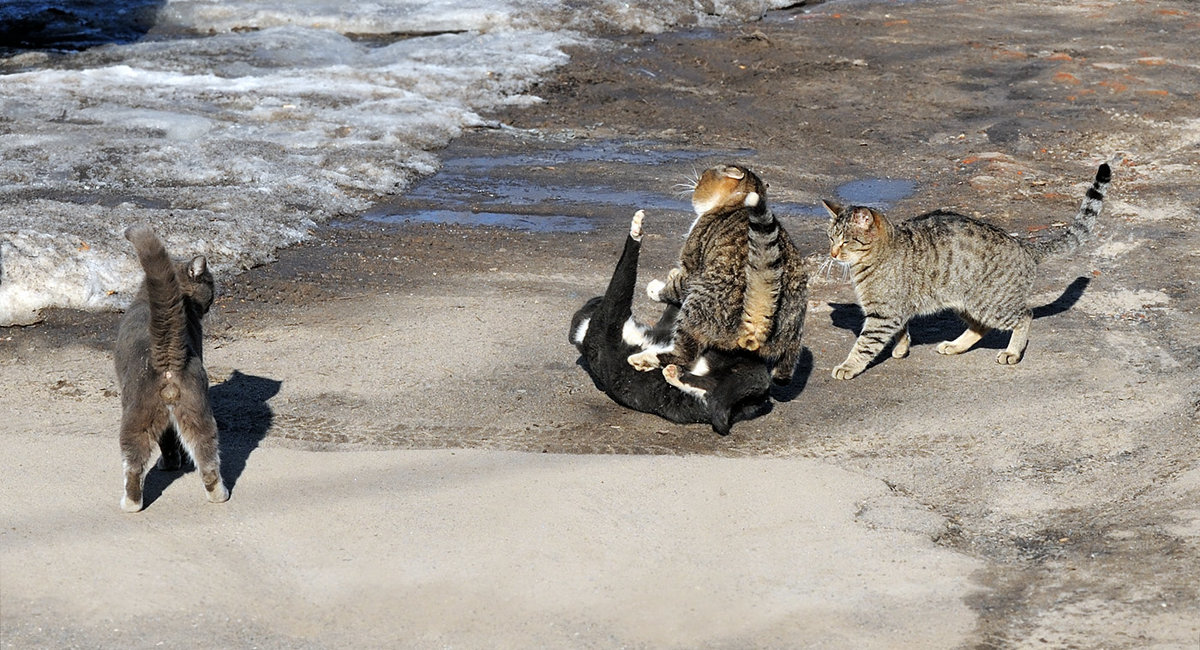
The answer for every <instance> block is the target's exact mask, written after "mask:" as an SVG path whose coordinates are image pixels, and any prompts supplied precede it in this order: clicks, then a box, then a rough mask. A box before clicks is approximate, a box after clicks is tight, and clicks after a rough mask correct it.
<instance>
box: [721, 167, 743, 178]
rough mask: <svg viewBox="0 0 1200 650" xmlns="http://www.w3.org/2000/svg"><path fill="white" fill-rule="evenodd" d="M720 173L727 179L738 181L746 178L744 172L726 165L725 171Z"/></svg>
mask: <svg viewBox="0 0 1200 650" xmlns="http://www.w3.org/2000/svg"><path fill="white" fill-rule="evenodd" d="M722 173H723V174H725V176H727V177H729V178H733V179H736V180H739V181H740V180H742V179H743V178H745V177H746V172H744V171H742V170H740V169H738V168H737V167H734V166H733V165H726V166H725V170H724V171H723V172H722Z"/></svg>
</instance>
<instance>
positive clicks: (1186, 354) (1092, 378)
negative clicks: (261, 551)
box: [4, 1, 1200, 648]
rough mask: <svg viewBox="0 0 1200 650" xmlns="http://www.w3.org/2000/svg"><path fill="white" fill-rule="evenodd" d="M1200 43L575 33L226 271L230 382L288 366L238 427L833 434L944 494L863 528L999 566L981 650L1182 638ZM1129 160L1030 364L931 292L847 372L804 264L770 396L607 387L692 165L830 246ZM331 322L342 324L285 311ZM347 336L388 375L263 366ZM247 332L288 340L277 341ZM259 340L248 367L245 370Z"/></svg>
mask: <svg viewBox="0 0 1200 650" xmlns="http://www.w3.org/2000/svg"><path fill="white" fill-rule="evenodd" d="M1197 61H1200V11H1198V10H1197V7H1195V5H1194V4H1192V3H1189V2H1167V1H1162V2H1138V3H1122V2H1089V3H1068V2H1049V1H1032V2H1020V3H983V2H966V3H964V2H916V3H912V2H886V3H871V2H850V3H826V4H821V5H817V6H815V7H799V8H796V9H793V10H788V11H780V12H773V13H770V14H768V15H767V16H766V17H765V18H764V19H763V20H762V21H759V22H756V23H752V24H747V25H743V26H736V27H731V28H728V29H722V30H716V31H689V32H682V33H667V34H661V35H646V36H633V37H619V38H616V39H615V40H613V41H612V43H611V44H610V45H607V46H605V47H604V48H602V49H599V50H591V49H580V50H578V51H575V52H573V53H572V62H571V64H569V65H568V66H566V67H565V68H563V69H561V70H560V71H559V72H558V74H556V75H555V76H554V77H552V78H551V79H548V80H547V81H546V82H545V83H543V84H542V85H541V86H540V87H539V88H537V89H536V90H535V94H538V95H540V96H541V97H543V98H545V100H546V101H545V102H544V103H543V104H540V105H538V106H535V107H533V108H531V109H523V110H521V111H520V112H513V113H510V114H502V115H497V116H495V117H496V119H497V120H498V122H499V123H501V124H503V125H504V126H503V127H501V128H496V129H483V130H479V131H476V132H473V133H469V134H467V135H465V136H464V137H462V138H461V139H459V140H457V141H455V142H454V143H453V144H452V145H451V146H450V147H449V148H448V149H447V150H445V151H443V152H442V154H441V155H442V157H443V160H444V161H445V166H444V169H443V171H442V172H441V173H440V174H439V175H437V176H434V177H432V178H429V179H427V180H425V181H423V182H421V183H420V184H418V185H416V186H415V187H413V188H412V189H411V191H410V192H408V193H407V194H406V195H404V196H401V197H396V198H395V199H394V200H392V201H389V202H385V203H383V204H381V205H380V206H378V207H377V208H376V209H375V210H372V211H371V212H370V213H368V214H366V215H363V216H362V218H361V219H353V220H347V221H343V222H339V223H334V224H329V225H327V226H325V227H323V228H322V229H320V230H319V231H317V232H316V233H314V237H313V238H312V239H310V240H309V241H307V242H306V243H304V244H302V245H299V246H297V247H295V248H292V249H289V250H285V251H281V252H280V253H279V260H278V262H276V263H274V264H271V265H268V266H265V267H261V268H258V269H253V270H251V271H249V272H246V273H244V274H242V275H240V276H238V277H235V278H230V279H226V280H225V281H224V282H223V287H222V295H221V297H220V299H219V301H218V304H217V306H216V308H215V310H214V312H213V314H212V315H211V316H210V317H209V325H208V334H209V341H210V343H209V345H210V346H211V347H212V349H213V350H215V352H213V356H214V358H216V359H223V360H221V361H217V362H216V365H215V366H213V367H212V374H213V375H214V382H216V383H217V388H216V389H215V390H217V391H220V390H221V388H220V387H221V386H222V385H228V386H230V387H236V386H243V387H244V386H245V385H247V384H246V382H249V384H252V385H253V386H256V387H258V388H262V389H263V390H267V393H269V394H259V393H260V392H262V391H258V392H256V391H257V388H256V390H251V391H234V390H229V391H226V394H227V397H226V398H225V399H224V401H222V402H220V403H218V411H219V413H218V417H219V419H220V420H221V421H222V425H223V435H225V432H229V435H228V438H229V439H230V440H240V441H242V442H230V443H227V444H247V445H258V444H281V445H288V446H300V447H303V448H306V449H326V448H330V449H334V448H336V449H345V448H442V447H451V448H453V447H480V448H492V449H510V450H522V451H544V452H551V453H571V454H575V453H586V454H593V453H622V454H711V455H719V456H805V457H812V458H817V459H821V460H823V461H826V462H829V463H833V464H836V465H839V466H843V467H847V468H852V469H854V470H857V471H861V472H863V473H865V474H867V475H869V476H872V477H876V478H880V479H882V480H884V481H886V482H887V484H888V485H889V486H890V487H891V488H892V489H893V491H895V492H897V493H900V494H903V495H905V496H907V497H910V498H911V499H912V500H914V501H915V502H916V503H918V504H921V506H922V508H923V510H922V513H924V515H928V516H924V515H922V513H914V512H891V511H887V510H886V509H885V510H884V511H882V512H881V511H876V510H873V509H872V504H871V503H864V504H863V507H862V510H861V512H860V513H859V517H860V518H861V519H862V520H863V521H864V522H866V523H867V524H869V525H877V526H883V527H893V528H900V529H906V530H916V531H919V532H921V533H922V534H928V535H929V536H930V537H931V538H933V539H935V540H936V541H937V542H938V543H940V544H942V545H944V546H946V547H948V548H952V549H955V550H957V551H961V552H962V553H966V554H969V555H971V556H973V557H975V558H979V559H982V560H984V561H985V562H986V566H987V568H986V569H985V570H983V571H982V572H980V573H979V574H978V575H976V576H974V580H975V582H976V583H977V587H978V589H977V592H976V596H974V597H973V598H972V600H971V602H970V605H971V607H972V608H973V610H974V611H975V613H976V615H977V617H978V626H977V629H976V631H975V633H974V641H973V643H972V645H973V647H978V648H1008V647H1076V648H1099V647H1105V648H1148V647H1159V648H1195V647H1197V646H1200V593H1198V591H1197V590H1198V588H1197V585H1200V428H1198V426H1197V418H1198V417H1200V389H1198V388H1197V381H1196V380H1197V379H1198V378H1200V374H1198V372H1197V370H1198V368H1200V291H1198V290H1197V275H1196V268H1197V264H1198V263H1200V233H1198V229H1197V221H1198V218H1200V198H1198V197H1200V191H1198V190H1200V170H1198V168H1197V167H1196V162H1197V160H1200V114H1198V113H1197V111H1196V106H1197V105H1200V104H1198V102H1200V66H1198V65H1197ZM1109 159H1114V160H1116V161H1117V162H1116V164H1115V165H1114V169H1115V172H1114V183H1113V187H1112V189H1111V191H1110V194H1109V199H1110V200H1109V201H1108V202H1107V203H1106V205H1105V208H1104V213H1103V215H1102V216H1101V218H1100V220H1099V226H1098V232H1097V233H1096V236H1095V237H1094V238H1093V239H1092V240H1091V241H1090V242H1089V243H1088V244H1086V245H1085V246H1084V247H1083V248H1082V249H1081V250H1080V251H1077V252H1076V253H1074V254H1072V255H1070V256H1067V257H1063V258H1060V259H1055V260H1051V261H1048V262H1047V263H1046V264H1045V265H1044V267H1043V269H1042V270H1041V272H1040V277H1039V280H1038V282H1037V285H1036V287H1035V294H1036V305H1037V308H1036V311H1035V316H1036V320H1035V321H1034V324H1033V329H1032V333H1031V343H1030V347H1029V350H1028V353H1027V355H1026V358H1025V360H1024V361H1023V362H1022V363H1021V364H1019V365H1018V366H1016V367H1012V368H1008V367H1001V366H999V365H997V364H996V363H995V361H994V357H995V352H996V351H997V350H998V349H1001V348H1002V347H1003V346H1004V344H1005V343H1006V341H1007V337H1006V335H992V336H989V337H988V338H986V339H985V340H984V341H983V342H981V344H980V346H979V347H978V348H977V349H976V350H974V351H972V352H970V353H968V354H965V355H962V356H959V357H955V358H945V357H939V356H938V355H936V354H934V353H933V346H934V344H935V343H936V342H937V341H940V340H942V339H944V338H946V337H951V336H955V335H957V333H958V328H959V327H960V326H959V325H958V324H957V323H956V321H954V320H953V319H952V318H930V319H925V320H923V321H920V322H919V323H916V324H914V326H913V331H912V333H913V346H914V348H913V351H912V353H911V355H910V356H909V358H907V359H901V360H893V359H887V360H885V361H882V362H880V363H878V364H877V365H875V366H874V367H872V368H871V369H869V370H868V371H867V372H866V373H865V374H864V375H862V376H860V377H859V378H856V379H854V380H852V381H849V382H838V381H835V380H833V379H832V378H831V377H830V370H831V368H832V367H833V366H834V365H836V364H837V363H839V362H840V361H841V360H842V358H844V356H845V354H846V353H847V352H848V351H849V349H850V347H851V345H852V343H853V340H854V337H855V334H856V332H857V331H858V328H859V327H860V326H861V322H862V315H861V312H860V311H859V310H858V308H857V307H856V306H855V305H854V294H853V291H852V289H851V287H849V286H848V285H847V284H846V283H845V282H843V281H841V280H840V278H837V277H832V278H823V277H815V278H814V281H813V285H812V289H811V296H810V297H811V298H812V302H811V305H810V312H809V320H808V323H809V324H808V327H807V329H806V332H805V340H806V345H807V347H808V349H809V352H810V354H809V355H808V356H807V357H806V359H805V362H804V363H803V364H802V366H801V368H800V369H799V372H798V373H797V378H796V381H795V382H794V384H793V385H792V386H790V387H788V388H786V389H780V390H779V391H777V393H776V395H775V397H776V400H777V401H776V404H775V407H774V409H773V411H772V412H771V413H769V414H768V415H766V416H764V417H763V418H761V419H759V420H755V421H753V422H748V423H743V424H741V425H739V426H737V427H735V428H734V432H733V434H732V435H730V436H729V437H727V438H719V437H717V436H715V435H713V434H712V433H711V432H710V431H708V430H707V429H706V428H704V427H700V426H691V427H686V426H677V425H672V424H669V423H667V422H664V421H660V420H657V419H655V418H652V417H650V416H645V415H641V414H637V413H631V412H628V411H625V410H624V409H621V408H620V407H617V406H616V405H614V404H612V403H611V402H609V401H607V399H606V398H605V397H604V396H603V395H602V394H601V393H599V392H598V391H596V390H595V389H594V387H593V386H592V384H591V382H590V381H589V380H588V379H587V377H586V375H585V374H584V373H583V371H582V370H581V369H580V368H578V367H577V365H576V354H575V353H574V350H573V348H571V347H570V346H569V345H568V344H567V342H566V329H567V323H568V320H569V317H570V313H571V311H572V310H574V309H575V308H576V307H577V306H578V305H579V304H581V303H582V302H583V301H584V300H585V299H586V298H588V297H590V296H591V295H594V294H596V293H599V291H600V290H601V289H602V287H603V286H604V283H605V281H606V279H607V274H608V273H609V272H610V270H611V266H612V264H613V263H615V260H616V255H617V252H618V247H619V245H620V244H621V241H622V237H623V233H624V232H625V228H626V226H627V220H628V218H629V216H630V215H631V214H632V212H633V211H634V210H635V209H638V208H643V209H645V210H646V211H647V214H648V216H647V220H646V230H647V232H648V235H647V237H646V240H645V242H644V252H643V256H642V269H643V271H642V273H643V277H642V279H643V281H645V280H646V279H649V278H650V277H655V276H658V275H661V274H662V273H664V272H665V270H666V269H667V268H669V266H670V264H671V263H672V261H673V259H674V256H675V255H676V253H677V251H678V247H679V244H680V242H681V238H682V236H683V234H684V233H685V231H686V229H687V226H688V224H689V223H690V218H691V217H690V215H689V213H688V211H687V210H688V207H687V203H686V199H685V198H683V197H681V196H679V195H678V194H677V192H678V189H679V188H678V184H679V183H682V182H684V181H685V180H686V178H687V177H689V176H691V175H693V174H694V172H695V171H696V170H698V169H702V168H704V167H706V166H708V165H710V164H713V163H716V162H720V161H726V160H736V161H740V162H743V163H746V164H748V165H750V166H751V167H753V168H754V169H756V170H757V171H758V172H759V173H760V174H761V175H762V176H763V177H764V178H765V179H766V180H767V181H768V183H769V184H770V200H771V201H772V203H773V204H774V206H775V209H776V211H777V213H779V214H780V215H781V218H782V219H783V223H784V224H785V227H786V228H787V229H788V230H789V232H790V233H791V234H792V236H793V238H794V239H795V240H796V241H797V244H798V245H799V246H800V248H801V249H802V250H804V251H807V252H811V253H812V254H813V255H814V260H817V259H819V256H820V255H821V254H822V252H823V251H824V249H825V246H826V240H825V235H824V226H825V222H824V218H823V216H822V215H821V213H820V212H819V211H818V209H817V206H818V205H819V203H818V202H819V199H820V198H822V197H841V198H842V199H844V200H849V201H855V202H865V203H870V204H873V205H876V206H878V207H881V208H883V209H885V210H886V211H887V212H888V213H889V214H891V215H893V216H894V217H899V218H903V217H905V216H912V215H915V214H918V213H920V212H923V211H926V210H929V209H933V208H938V207H943V208H951V209H955V210H958V211H960V212H963V213H965V214H969V215H977V216H980V217H983V218H986V219H988V220H991V221H992V222H994V223H997V224H1000V225H1002V226H1003V227H1005V228H1007V229H1009V230H1010V231H1012V232H1015V233H1020V234H1029V235H1031V236H1038V235H1040V234H1042V232H1043V231H1044V230H1045V229H1046V228H1047V227H1048V226H1050V227H1052V226H1053V225H1054V224H1055V223H1060V222H1063V221H1066V220H1069V219H1070V217H1071V215H1073V214H1074V211H1075V209H1076V207H1077V205H1078V202H1079V199H1080V197H1081V196H1082V192H1083V189H1084V187H1085V183H1086V182H1087V181H1088V180H1090V178H1091V177H1092V175H1093V174H1094V172H1095V167H1096V165H1097V164H1098V163H1099V162H1102V161H1105V160H1109ZM364 304H371V305H376V306H378V305H381V304H382V305H385V306H387V309H386V310H385V311H382V312H366V311H364V310H363V309H362V306H363V305H364ZM639 309H640V310H642V312H643V313H644V314H645V315H651V314H652V311H651V307H650V305H649V304H648V303H646V302H643V303H642V304H641V305H640V306H639ZM115 322H116V316H114V315H85V314H77V313H74V312H52V313H49V314H48V315H47V320H46V323H44V324H43V325H41V326H39V327H36V328H27V329H13V330H10V331H8V332H6V333H5V334H4V336H5V337H7V338H8V340H9V341H12V342H14V343H15V344H16V345H14V348H15V349H18V350H21V354H25V355H36V354H37V353H38V350H39V348H44V347H46V346H56V345H59V344H60V343H62V342H65V341H79V340H82V341H84V342H87V343H89V344H92V345H94V346H96V347H99V348H107V347H108V346H109V345H110V343H111V336H112V334H111V333H112V332H113V331H114V329H115ZM314 324H315V325H318V326H322V325H324V327H323V328H321V329H319V332H320V334H318V336H319V337H323V338H318V339H317V340H309V341H297V340H295V339H294V338H291V337H289V334H288V332H289V328H293V327H295V328H299V327H305V326H313V325H314ZM402 339H403V341H404V342H403V343H400V342H399V341H401V340H402ZM340 345H346V346H347V347H348V349H353V350H358V351H361V350H367V351H370V350H372V349H376V350H378V352H379V358H380V359H381V360H384V359H386V360H395V359H396V358H403V359H407V360H409V361H410V362H411V363H410V364H409V365H404V366H396V367H395V368H394V377H393V379H394V383H393V384H391V385H389V386H387V387H374V386H360V385H359V384H358V383H356V382H357V380H356V378H355V377H354V376H353V374H354V369H355V366H354V363H353V362H351V361H345V364H344V365H337V364H335V365H334V366H332V367H330V368H327V369H326V370H327V371H328V372H330V379H329V381H330V385H329V387H328V389H327V390H322V391H316V392H311V393H307V394H300V395H297V394H292V395H288V394H286V390H285V391H284V392H283V393H281V394H280V397H278V398H275V399H273V400H272V399H271V398H272V397H273V396H274V395H275V392H274V391H278V389H279V387H278V385H275V386H274V391H271V390H268V388H269V387H270V384H269V379H271V378H273V379H276V380H282V381H283V383H284V387H285V389H286V386H287V380H286V379H285V378H284V377H282V376H278V375H280V374H281V371H274V372H273V371H270V370H269V368H272V367H276V366H278V367H284V366H285V365H287V364H286V363H285V361H283V360H284V359H285V358H286V356H287V354H288V353H289V351H290V352H294V353H302V352H303V350H304V349H305V347H306V346H317V347H322V346H334V347H336V346H340ZM256 346H257V347H258V348H261V349H262V350H266V354H267V355H268V356H269V358H266V359H264V360H263V361H262V363H261V364H259V365H257V366H256V364H255V362H253V361H252V360H251V359H252V356H251V355H254V354H257V353H255V352H253V350H254V349H255V347H256ZM373 346H374V347H373ZM397 346H400V347H403V351H402V353H401V352H397V351H396V349H397ZM223 348H225V349H226V351H225V352H224V353H223V352H222V349H223ZM223 354H225V356H222V355H223ZM272 363H275V364H276V366H272V365H271V364H272ZM299 365H301V366H304V364H299ZM256 367H261V368H264V369H263V370H262V371H261V374H263V375H264V377H258V378H257V380H259V381H258V383H255V381H256V380H255V378H254V377H251V378H250V379H249V380H248V379H246V376H245V375H241V374H234V373H235V370H236V371H243V370H246V369H247V368H249V369H250V370H251V371H252V370H254V368H256ZM343 373H344V374H343ZM343 382H344V383H347V384H349V385H351V386H353V389H352V390H351V389H345V390H342V389H339V388H338V386H341V385H342V383H343ZM384 388H386V390H384ZM70 389H71V387H70V386H67V387H65V388H64V387H62V386H60V387H58V388H56V389H55V390H57V391H60V392H61V391H63V390H68V391H69V390H70ZM268 400H270V401H268ZM798 498H802V495H798ZM931 615H936V614H935V613H931Z"/></svg>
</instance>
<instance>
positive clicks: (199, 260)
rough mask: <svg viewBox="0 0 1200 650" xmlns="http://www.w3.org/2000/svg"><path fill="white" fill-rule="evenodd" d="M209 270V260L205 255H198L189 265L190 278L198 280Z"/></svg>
mask: <svg viewBox="0 0 1200 650" xmlns="http://www.w3.org/2000/svg"><path fill="white" fill-rule="evenodd" d="M207 270H208V260H207V259H205V258H204V256H203V255H197V256H195V257H193V258H192V261H191V262H189V263H188V277H192V278H198V277H200V276H201V275H204V272H205V271H207Z"/></svg>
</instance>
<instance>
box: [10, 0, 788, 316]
mask: <svg viewBox="0 0 1200 650" xmlns="http://www.w3.org/2000/svg"><path fill="white" fill-rule="evenodd" d="M122 1H124V2H126V3H134V4H138V6H139V7H140V6H141V5H144V4H145V2H144V1H140V0H114V2H117V3H118V4H120V2H122ZM770 4H771V3H770V2H768V1H765V0H755V1H750V0H739V1H734V2H720V1H718V2H715V3H712V4H711V6H707V7H706V8H705V9H704V10H703V11H701V10H699V9H698V6H699V5H697V4H695V3H693V2H692V1H691V0H688V1H686V2H684V1H671V0H667V1H665V2H658V3H628V2H611V1H608V0H598V1H594V2H545V1H539V0H532V1H530V2H521V3H517V2H504V1H500V2H495V1H492V0H488V1H486V2H485V1H482V0H475V1H473V0H466V1H454V2H450V1H449V0H432V1H425V2H419V1H415V0H377V1H375V2H370V3H343V2H335V1H334V0H298V1H297V0H288V1H287V2H284V1H283V0H220V1H217V0H173V1H170V2H167V3H166V4H165V5H164V6H163V7H162V8H161V9H160V10H159V12H158V17H157V22H156V23H155V25H154V27H153V28H152V29H150V31H149V37H148V38H146V39H144V40H141V41H138V42H133V43H123V44H122V43H120V42H118V43H117V44H110V45H102V46H99V47H93V48H91V49H87V50H83V51H81V52H77V53H73V54H69V55H64V56H54V57H47V56H30V55H29V54H17V55H15V56H12V57H9V58H8V59H3V58H0V325H9V324H14V323H25V322H32V321H35V320H36V319H37V311H38V310H39V309H42V308H44V307H49V306H66V307H76V308H83V309H105V308H120V307H121V306H123V305H124V304H126V303H127V302H128V299H129V297H130V295H131V293H132V291H133V290H134V289H135V288H136V286H137V284H138V283H139V282H140V280H141V273H140V271H139V270H138V268H137V267H136V265H135V261H134V257H133V251H132V247H131V246H130V245H129V244H128V242H126V241H125V240H124V238H123V237H122V234H121V233H122V232H123V231H124V229H125V228H126V227H127V226H128V225H130V224H132V223H134V222H139V221H142V222H148V223H150V224H151V225H152V226H154V228H155V229H156V230H157V231H158V232H159V234H160V236H162V237H163V238H164V239H165V240H166V242H167V244H168V249H169V250H170V251H171V252H172V253H173V254H175V255H177V256H180V257H182V256H185V255H194V254H204V255H207V256H208V257H209V259H210V263H211V265H212V267H213V268H214V270H215V271H216V272H217V273H218V274H219V275H220V274H227V273H229V272H231V271H236V270H239V269H243V268H247V267H249V266H252V265H255V264H260V263H262V262H264V261H268V260H270V259H271V255H272V253H273V251H274V250H275V249H277V248H279V247H281V246H285V245H288V244H291V243H294V242H296V241H298V240H300V239H302V238H303V237H304V236H305V235H306V233H307V232H308V231H309V229H311V228H312V227H313V226H314V225H315V224H316V223H319V222H322V221H324V220H326V219H328V218H330V217H333V216H337V215H349V214H355V213H358V212H361V211H362V210H364V209H366V208H367V207H369V206H370V205H372V204H373V203H374V202H376V201H378V200H380V199H381V198H382V197H385V196H387V195H389V194H395V193H398V192H403V191H404V189H405V188H406V187H408V185H409V184H410V183H411V182H412V181H413V180H414V179H415V178H417V177H418V176H421V175H426V174H430V173H433V172H434V171H436V169H437V167H438V160H437V158H436V156H435V155H433V154H432V153H430V151H433V150H436V149H437V148H440V147H442V146H444V145H445V144H446V143H447V142H449V140H450V139H452V138H454V137H455V136H457V135H459V134H460V133H461V132H462V130H463V129H464V128H472V127H478V126H485V125H488V124H489V122H488V120H487V119H486V118H485V117H483V116H482V115H483V114H484V113H485V112H486V111H488V110H491V109H494V108H496V107H499V106H505V105H510V106H511V105H521V104H523V103H528V102H534V101H537V99H536V98H534V97H531V96H529V95H528V94H526V93H527V91H528V89H529V87H530V86H531V85H532V84H533V83H534V82H536V81H537V80H538V79H539V78H540V77H541V76H543V75H545V74H546V73H547V72H548V71H550V70H552V69H553V68H555V67H556V66H559V65H562V64H563V63H565V62H566V61H567V59H568V57H567V55H566V54H565V53H564V51H563V49H564V47H566V46H567V45H571V44H580V43H586V42H589V38H590V37H589V36H587V33H586V32H589V31H593V30H599V31H603V30H614V29H615V30H643V31H660V30H662V29H664V28H666V27H667V26H669V25H671V24H674V23H678V22H680V21H684V20H688V19H690V20H695V21H698V22H704V21H707V20H713V19H714V18H713V16H714V15H726V16H731V17H734V18H745V17H753V16H756V15H759V14H761V13H762V12H763V11H765V10H766V9H767V8H769V6H770ZM775 4H785V3H782V2H775ZM101 9H103V10H106V11H107V10H108V9H111V7H109V8H108V9H104V8H101ZM101 9H98V10H97V11H100V10H101ZM397 34H402V35H413V34H424V35H425V36H420V37H412V38H396V37H393V36H390V35H397ZM197 35H202V36H197ZM356 35H376V36H378V38H373V39H361V38H356V37H355V36H356Z"/></svg>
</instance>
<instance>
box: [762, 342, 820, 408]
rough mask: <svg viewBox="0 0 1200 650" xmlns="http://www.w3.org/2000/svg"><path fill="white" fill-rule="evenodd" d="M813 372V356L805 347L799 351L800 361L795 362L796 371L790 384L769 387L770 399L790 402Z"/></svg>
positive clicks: (802, 388)
mask: <svg viewBox="0 0 1200 650" xmlns="http://www.w3.org/2000/svg"><path fill="white" fill-rule="evenodd" d="M812 371H813V354H812V351H811V350H809V349H808V347H807V346H806V347H805V348H804V349H803V350H801V351H800V360H799V361H797V362H796V371H795V374H793V375H792V383H790V384H788V385H787V386H779V385H777V384H772V385H771V399H773V400H775V401H776V402H790V401H792V400H794V399H796V397H797V396H799V395H800V393H801V392H803V391H804V387H805V386H807V385H808V378H809V377H811V376H812Z"/></svg>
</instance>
